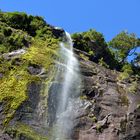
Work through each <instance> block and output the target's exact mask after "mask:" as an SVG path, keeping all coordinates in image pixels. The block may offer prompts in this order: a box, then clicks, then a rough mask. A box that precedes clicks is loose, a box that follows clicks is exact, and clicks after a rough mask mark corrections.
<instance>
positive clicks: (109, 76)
mask: <svg viewBox="0 0 140 140" xmlns="http://www.w3.org/2000/svg"><path fill="white" fill-rule="evenodd" d="M80 63H81V74H82V77H83V84H84V88H83V89H82V95H83V98H82V99H83V100H84V102H90V103H89V106H88V107H87V108H86V109H85V106H83V107H84V112H83V108H81V110H79V111H80V112H81V113H82V114H83V115H82V114H81V115H80V116H79V117H78V120H77V122H78V124H77V126H75V135H74V138H73V139H75V140H104V139H106V140H139V139H140V129H139V128H140V127H139V126H140V108H139V107H138V104H139V103H140V89H139V87H137V91H136V93H135V94H133V93H131V91H129V90H128V88H129V87H130V86H131V84H132V83H131V82H129V83H127V82H122V81H118V80H117V77H118V75H119V73H117V72H116V71H112V70H109V69H106V68H103V67H101V66H99V65H97V64H95V63H92V62H90V61H84V60H80ZM88 72H89V73H88ZM137 82H138V83H139V81H137ZM138 85H139V84H138ZM85 112H86V113H85ZM85 114H86V115H85Z"/></svg>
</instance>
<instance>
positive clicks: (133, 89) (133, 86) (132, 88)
mask: <svg viewBox="0 0 140 140" xmlns="http://www.w3.org/2000/svg"><path fill="white" fill-rule="evenodd" d="M137 87H138V83H137V81H134V82H132V83H131V86H130V87H129V88H128V91H129V92H130V93H133V94H135V93H136V92H137Z"/></svg>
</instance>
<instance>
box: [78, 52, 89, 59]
mask: <svg viewBox="0 0 140 140" xmlns="http://www.w3.org/2000/svg"><path fill="white" fill-rule="evenodd" d="M80 57H81V58H82V59H83V60H85V61H87V60H89V58H88V57H87V56H85V55H84V54H82V53H80Z"/></svg>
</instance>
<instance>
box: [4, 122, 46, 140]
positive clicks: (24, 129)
mask: <svg viewBox="0 0 140 140" xmlns="http://www.w3.org/2000/svg"><path fill="white" fill-rule="evenodd" d="M6 132H7V133H8V134H12V135H15V138H16V139H19V138H20V137H24V138H25V139H30V140H48V138H47V137H45V136H42V135H41V134H39V133H38V132H36V131H35V130H33V129H32V128H31V127H30V126H28V125H26V124H22V123H18V124H17V125H15V126H13V127H9V128H7V130H6Z"/></svg>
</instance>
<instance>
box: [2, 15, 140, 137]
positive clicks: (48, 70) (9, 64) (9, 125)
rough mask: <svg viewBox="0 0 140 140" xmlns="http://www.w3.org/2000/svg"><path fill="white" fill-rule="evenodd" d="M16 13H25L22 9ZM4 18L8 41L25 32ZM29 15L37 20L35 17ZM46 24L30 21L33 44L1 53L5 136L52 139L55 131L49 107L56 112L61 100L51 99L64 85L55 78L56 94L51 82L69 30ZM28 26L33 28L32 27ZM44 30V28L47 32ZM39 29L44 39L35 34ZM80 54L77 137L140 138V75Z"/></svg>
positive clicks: (85, 54)
mask: <svg viewBox="0 0 140 140" xmlns="http://www.w3.org/2000/svg"><path fill="white" fill-rule="evenodd" d="M0 16H1V15H0ZM10 16H11V15H10ZM12 16H13V15H12ZM16 16H17V17H15V18H18V17H19V15H18V14H17V15H16ZM24 16H25V17H26V15H24ZM1 17H2V16H1ZM1 17H0V24H1V25H2V26H1V27H4V29H5V32H6V33H7V32H8V31H9V30H10V32H11V37H9V36H10V35H6V37H5V39H7V40H5V41H4V43H5V44H4V43H3V44H4V45H7V44H6V42H7V41H8V40H9V39H11V38H12V37H13V36H15V35H16V33H18V34H19V36H18V38H19V37H20V35H21V34H22V33H21V32H22V31H21V30H22V28H24V25H23V27H22V28H20V29H17V28H19V27H18V26H17V27H16V29H14V26H15V25H14V26H11V24H12V21H11V20H10V23H9V22H7V23H6V24H5V23H3V18H2V20H1ZM26 18H27V19H28V20H29V21H30V20H31V21H30V22H31V23H32V22H33V21H32V18H33V17H29V18H28V17H26ZM11 19H12V18H11ZM23 19H24V18H23ZM36 20H40V18H39V17H37V18H36V19H35V21H36ZM41 20H42V19H41ZM4 22H5V21H4ZM39 23H41V22H39ZM39 23H38V24H39ZM18 24H19V23H18ZM18 24H17V25H18ZM44 24H45V23H44V22H43V23H42V24H41V27H42V28H43V30H40V29H38V27H39V26H35V27H36V28H35V27H34V26H33V27H32V24H30V26H31V27H32V28H31V29H32V30H33V33H34V34H33V36H27V34H26V33H24V34H22V35H23V37H22V39H23V40H24V39H27V40H26V44H28V45H27V46H22V45H21V46H20V49H19V48H17V46H18V44H16V43H15V44H13V46H12V47H11V48H12V49H14V50H11V51H10V52H5V51H4V53H3V52H1V56H0V86H1V89H0V140H15V139H16V140H48V137H47V136H48V135H49V134H50V133H51V130H50V129H49V128H48V127H49V125H50V124H51V121H52V120H53V116H49V114H48V112H51V111H52V112H54V109H55V105H57V103H54V106H49V102H50V98H54V100H51V101H52V102H54V101H55V98H56V97H57V96H55V94H56V93H59V88H60V87H61V85H60V84H59V83H57V84H56V83H53V85H52V86H56V88H55V89H56V93H54V92H53V93H51V87H52V86H50V83H51V81H52V79H53V78H54V75H55V66H54V65H55V60H56V59H58V58H59V55H58V53H57V50H58V49H59V47H58V42H59V41H60V40H62V37H63V35H64V31H63V30H62V29H56V28H54V27H52V26H47V27H46V26H45V25H44ZM8 25H9V27H8ZM30 26H29V27H30ZM27 27H28V26H27ZM27 27H26V30H27V32H30V30H29V29H30V28H27ZM0 29H1V28H0ZM0 31H1V32H2V30H0ZM40 32H43V35H42V36H41V35H40V34H39V33H40ZM37 33H38V36H39V35H40V38H41V40H40V38H39V39H38V38H35V37H34V36H35V34H37ZM44 34H46V36H44ZM50 34H51V36H50ZM31 35H32V34H31ZM38 36H36V37H38ZM28 38H29V40H30V41H29V42H28ZM42 38H43V39H44V38H47V39H46V40H42ZM32 40H33V43H31V41H32ZM35 40H36V41H35ZM63 40H65V38H64V37H63ZM24 41H25V40H24ZM34 41H35V42H34ZM14 42H18V40H17V39H16V41H14ZM27 42H28V43H27ZM1 43H2V41H1ZM15 45H16V48H14V47H15ZM90 45H92V44H90ZM93 45H94V44H93ZM5 47H7V46H4V48H5ZM96 47H97V46H96ZM17 49H18V50H17ZM75 55H76V57H77V58H78V60H79V64H80V69H81V77H82V89H81V96H80V98H79V101H78V102H76V103H74V104H75V111H74V112H73V115H74V113H75V112H76V113H77V114H78V116H77V115H76V117H75V119H74V124H75V126H74V129H73V136H72V137H73V138H72V140H104V139H107V140H139V139H140V130H139V129H140V86H139V85H140V79H139V77H137V76H130V77H127V78H122V77H123V73H120V72H117V71H116V70H110V69H109V68H105V67H103V66H101V65H99V64H97V63H94V62H92V61H90V60H91V59H90V60H89V59H88V58H89V56H88V54H87V53H85V52H82V51H80V50H77V49H75ZM50 118H51V119H50ZM49 119H50V120H49ZM48 120H49V121H50V122H49V124H48Z"/></svg>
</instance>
